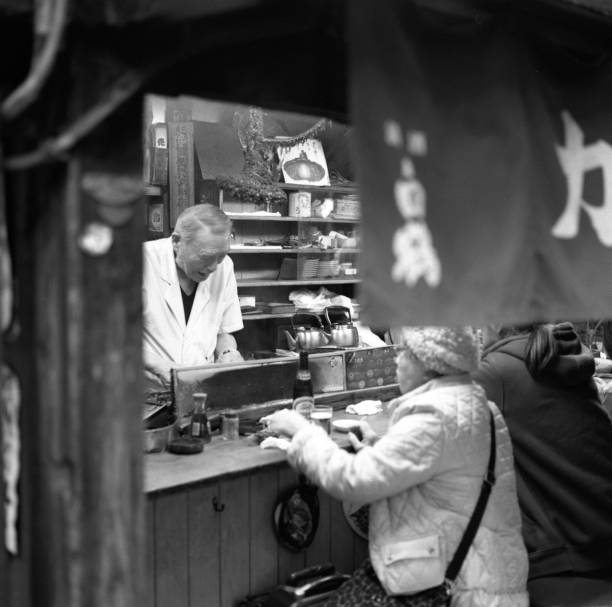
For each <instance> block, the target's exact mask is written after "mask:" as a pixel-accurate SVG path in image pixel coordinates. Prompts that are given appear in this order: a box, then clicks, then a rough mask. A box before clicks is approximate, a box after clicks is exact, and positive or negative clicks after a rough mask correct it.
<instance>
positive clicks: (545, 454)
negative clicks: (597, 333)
mask: <svg viewBox="0 0 612 607" xmlns="http://www.w3.org/2000/svg"><path fill="white" fill-rule="evenodd" d="M487 341H488V342H489V343H487ZM484 345H485V349H484V352H483V356H482V361H481V364H480V367H479V369H478V370H477V371H476V372H475V373H474V374H473V378H474V380H475V381H477V382H479V383H480V384H481V385H482V386H483V387H484V389H485V392H486V394H487V397H488V398H489V400H492V401H493V402H495V403H496V404H497V406H498V408H499V409H500V410H501V412H502V414H503V415H504V417H505V420H506V423H507V425H508V429H509V431H510V437H511V439H512V445H513V449H514V459H515V468H516V478H517V491H518V498H519V505H520V508H521V514H522V523H523V538H524V541H525V545H526V547H527V550H528V552H529V561H530V571H529V579H530V585H529V589H530V593H531V594H532V605H534V604H537V601H534V599H533V595H534V594H538V593H539V594H541V595H543V596H547V595H549V594H550V589H551V588H555V589H556V590H555V592H559V593H561V594H563V593H564V592H566V591H565V590H563V588H564V586H565V584H564V583H563V578H565V579H566V580H567V582H568V590H567V592H569V594H570V595H571V594H572V593H575V592H576V591H575V590H571V588H574V589H575V588H576V585H575V583H574V581H571V582H570V580H571V579H572V578H574V580H575V579H576V576H577V577H590V578H598V579H603V580H610V583H609V584H607V583H606V584H607V586H606V589H605V590H604V591H605V592H607V589H608V587H609V590H610V591H612V422H611V420H610V418H609V417H608V415H607V414H606V413H605V411H604V410H603V408H602V406H601V404H600V401H599V396H598V393H597V388H596V386H595V382H594V380H593V373H594V370H595V363H594V360H593V356H592V354H591V352H590V351H589V349H588V348H587V347H586V346H584V345H583V344H582V343H581V342H580V340H579V338H578V335H577V333H576V331H575V330H574V327H573V325H572V324H571V323H568V322H563V323H559V324H542V325H533V326H530V327H522V328H519V329H506V330H502V331H501V332H500V333H499V335H498V339H497V340H496V341H492V340H491V338H490V337H489V338H488V339H487V333H486V332H485V344H484ZM548 581H550V584H549V583H548ZM589 587H591V588H592V584H591V585H590V586H589ZM568 596H569V595H567V594H566V596H565V597H562V598H564V600H570V598H571V597H570V598H568ZM611 596H612V594H611ZM579 600H581V599H579ZM542 604H548V603H545V602H544V603H542ZM559 604H578V603H571V602H569V603H565V602H563V603H559ZM583 604H587V603H583ZM588 604H591V603H588ZM606 604H612V603H606Z"/></svg>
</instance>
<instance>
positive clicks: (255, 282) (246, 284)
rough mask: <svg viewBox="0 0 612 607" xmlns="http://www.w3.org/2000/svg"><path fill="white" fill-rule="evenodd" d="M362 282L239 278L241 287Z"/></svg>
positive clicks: (330, 279) (352, 280)
mask: <svg viewBox="0 0 612 607" xmlns="http://www.w3.org/2000/svg"><path fill="white" fill-rule="evenodd" d="M359 282H361V278H340V279H336V278H321V279H320V280H317V279H316V278H313V279H312V280H237V281H236V284H237V285H238V286H239V287H284V286H292V285H308V286H312V285H348V284H357V283H359Z"/></svg>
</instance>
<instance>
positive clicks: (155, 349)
mask: <svg viewBox="0 0 612 607" xmlns="http://www.w3.org/2000/svg"><path fill="white" fill-rule="evenodd" d="M143 250H144V281H143V307H144V322H143V324H144V345H143V347H144V352H143V356H144V360H145V363H151V362H153V361H155V360H165V361H172V362H174V363H176V364H177V366H178V365H202V364H206V363H209V362H214V351H215V346H216V344H217V334H218V333H232V332H234V331H238V330H240V329H242V327H243V324H242V314H241V312H240V303H239V301H238V293H237V287H236V278H235V276H234V264H233V262H232V260H231V259H230V258H229V257H228V256H226V257H225V258H224V259H223V261H222V262H221V263H220V264H219V265H218V266H217V268H216V270H215V271H214V272H213V273H212V274H211V275H210V276H209V277H208V279H207V280H205V281H204V282H201V283H199V284H198V286H197V289H196V293H195V298H194V301H193V307H192V309H191V313H190V315H189V321H188V322H187V323H185V312H184V309H183V300H182V297H181V291H180V286H179V280H178V274H177V270H176V264H175V262H174V252H173V248H172V240H171V239H170V238H161V239H159V240H152V241H149V242H146V243H145V244H144V247H143Z"/></svg>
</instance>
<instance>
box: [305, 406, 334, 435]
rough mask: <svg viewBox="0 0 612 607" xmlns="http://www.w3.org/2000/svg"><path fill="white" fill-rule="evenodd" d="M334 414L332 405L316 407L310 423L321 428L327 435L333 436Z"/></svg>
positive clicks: (311, 414)
mask: <svg viewBox="0 0 612 607" xmlns="http://www.w3.org/2000/svg"><path fill="white" fill-rule="evenodd" d="M333 412H334V410H333V409H332V407H331V405H316V406H315V407H314V409H313V410H312V412H311V413H310V421H311V422H312V423H313V424H316V425H317V426H321V428H323V430H325V432H327V434H331V420H332V415H333Z"/></svg>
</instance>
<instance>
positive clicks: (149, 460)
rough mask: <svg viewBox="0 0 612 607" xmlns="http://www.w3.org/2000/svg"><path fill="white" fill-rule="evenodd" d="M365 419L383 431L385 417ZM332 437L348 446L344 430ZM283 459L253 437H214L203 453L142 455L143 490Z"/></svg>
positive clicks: (346, 416) (340, 416)
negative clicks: (143, 469) (231, 438)
mask: <svg viewBox="0 0 612 607" xmlns="http://www.w3.org/2000/svg"><path fill="white" fill-rule="evenodd" d="M333 419H352V420H356V421H358V420H359V419H361V417H360V416H359V415H350V414H347V413H345V412H344V411H335V412H334V417H333ZM365 419H367V420H368V422H369V423H370V424H371V425H372V426H373V427H374V428H375V429H376V430H377V431H383V430H384V427H385V423H386V418H385V417H384V416H383V415H372V416H368V417H366V418H365ZM332 438H333V439H334V440H335V441H336V442H337V443H338V444H340V445H341V446H343V447H344V446H347V445H348V438H347V435H346V433H341V432H336V431H333V432H332ZM283 462H285V453H284V452H283V451H280V450H279V449H261V447H260V446H259V445H258V444H257V442H256V441H255V439H254V438H252V437H241V438H240V439H239V440H237V441H224V440H222V439H221V437H219V436H213V439H212V441H211V442H210V443H208V444H207V445H205V446H204V451H203V452H202V453H197V454H195V455H175V454H173V453H168V452H167V451H165V452H163V453H149V454H147V455H145V481H144V485H145V491H146V492H147V493H154V492H158V491H165V490H168V489H174V488H176V487H181V486H187V485H192V484H194V483H201V482H206V481H209V480H212V479H219V478H223V477H226V476H232V475H236V474H242V473H244V472H253V471H256V470H261V469H264V468H267V467H269V466H274V465H278V464H279V463H283Z"/></svg>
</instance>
